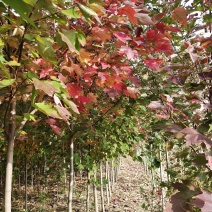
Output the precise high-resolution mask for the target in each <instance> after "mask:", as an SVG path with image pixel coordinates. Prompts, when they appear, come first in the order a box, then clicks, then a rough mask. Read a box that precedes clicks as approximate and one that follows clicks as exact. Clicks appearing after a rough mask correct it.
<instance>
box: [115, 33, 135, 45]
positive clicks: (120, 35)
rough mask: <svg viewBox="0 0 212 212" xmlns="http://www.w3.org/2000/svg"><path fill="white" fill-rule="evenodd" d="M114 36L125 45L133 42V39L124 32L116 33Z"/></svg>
mask: <svg viewBox="0 0 212 212" xmlns="http://www.w3.org/2000/svg"><path fill="white" fill-rule="evenodd" d="M113 34H114V35H115V36H116V37H117V38H118V39H119V40H120V41H122V42H123V43H125V42H126V41H127V40H132V39H131V37H129V36H128V35H126V34H125V33H124V32H114V33H113Z"/></svg>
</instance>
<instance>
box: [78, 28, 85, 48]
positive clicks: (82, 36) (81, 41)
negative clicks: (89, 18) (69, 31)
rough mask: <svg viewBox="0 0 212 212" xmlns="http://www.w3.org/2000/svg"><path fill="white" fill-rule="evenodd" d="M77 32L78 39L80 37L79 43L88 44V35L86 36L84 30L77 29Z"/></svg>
mask: <svg viewBox="0 0 212 212" xmlns="http://www.w3.org/2000/svg"><path fill="white" fill-rule="evenodd" d="M76 33H77V39H78V41H79V43H80V44H81V45H82V46H84V45H85V44H86V36H85V34H84V32H82V31H80V30H78V31H76Z"/></svg>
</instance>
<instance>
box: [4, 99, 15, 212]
mask: <svg viewBox="0 0 212 212" xmlns="http://www.w3.org/2000/svg"><path fill="white" fill-rule="evenodd" d="M10 113H11V116H10V126H9V136H8V146H7V168H6V183H5V212H11V208H12V203H11V198H12V175H13V152H14V142H15V132H16V124H15V116H16V102H15V99H13V100H12V103H11V108H10Z"/></svg>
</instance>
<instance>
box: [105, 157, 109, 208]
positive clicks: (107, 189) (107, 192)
mask: <svg viewBox="0 0 212 212" xmlns="http://www.w3.org/2000/svg"><path fill="white" fill-rule="evenodd" d="M107 169H108V167H107V161H106V162H105V178H106V180H107V181H108V177H107V172H108V171H107ZM109 196H110V195H109V186H108V182H107V184H106V198H107V205H108V206H109V204H110V197H109Z"/></svg>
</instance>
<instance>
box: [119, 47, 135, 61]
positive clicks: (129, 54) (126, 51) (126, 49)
mask: <svg viewBox="0 0 212 212" xmlns="http://www.w3.org/2000/svg"><path fill="white" fill-rule="evenodd" d="M119 53H122V54H123V53H124V54H126V55H127V58H128V59H133V58H135V57H137V56H138V52H137V51H136V50H133V49H131V48H130V47H128V46H122V47H121V48H120V50H119Z"/></svg>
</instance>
